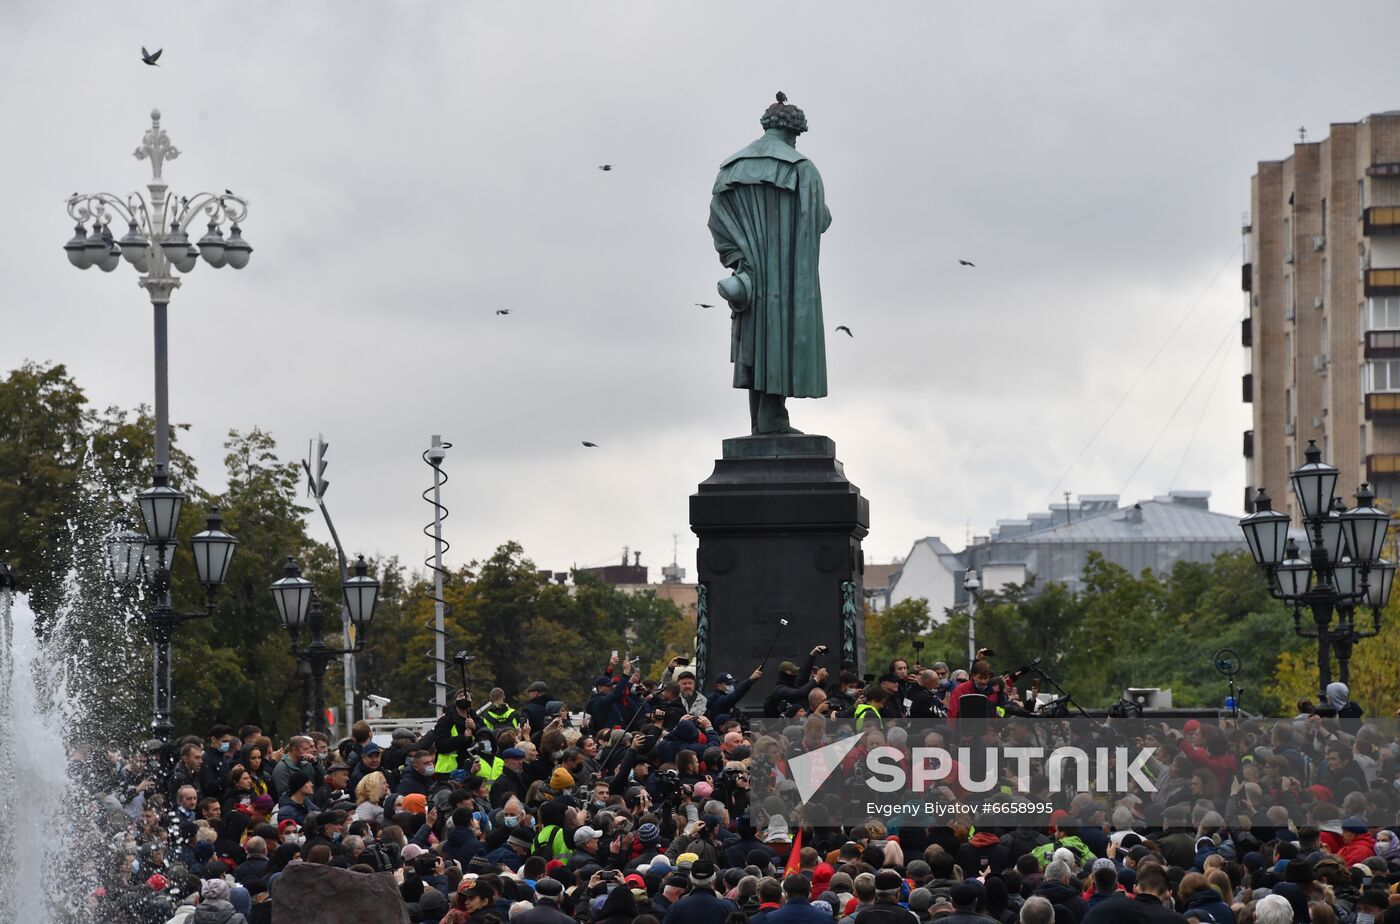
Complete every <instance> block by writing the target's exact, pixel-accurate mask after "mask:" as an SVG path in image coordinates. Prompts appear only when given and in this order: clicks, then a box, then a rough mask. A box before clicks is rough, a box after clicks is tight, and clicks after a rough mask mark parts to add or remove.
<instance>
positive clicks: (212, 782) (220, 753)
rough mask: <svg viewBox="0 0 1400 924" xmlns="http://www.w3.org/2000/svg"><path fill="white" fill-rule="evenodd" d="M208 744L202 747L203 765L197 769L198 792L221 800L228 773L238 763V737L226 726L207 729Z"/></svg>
mask: <svg viewBox="0 0 1400 924" xmlns="http://www.w3.org/2000/svg"><path fill="white" fill-rule="evenodd" d="M208 741H209V743H208V744H206V745H205V747H204V765H203V766H201V767H200V768H199V784H200V787H199V788H200V792H202V793H203V794H204V795H206V796H216V797H220V798H222V797H223V796H224V795H225V793H224V786H225V781H226V780H227V779H228V772H229V770H230V769H232V768H233V765H234V764H235V763H236V762H237V761H238V743H239V742H238V736H237V735H235V734H234V733H233V729H232V728H230V727H229V726H227V725H215V726H212V727H211V728H210V729H209V739H208Z"/></svg>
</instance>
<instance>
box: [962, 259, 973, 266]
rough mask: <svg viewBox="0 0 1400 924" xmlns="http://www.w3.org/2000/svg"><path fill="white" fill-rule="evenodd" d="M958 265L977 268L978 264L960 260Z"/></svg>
mask: <svg viewBox="0 0 1400 924" xmlns="http://www.w3.org/2000/svg"><path fill="white" fill-rule="evenodd" d="M958 265H959V266H973V267H975V266H976V265H977V264H976V263H973V262H972V261H971V260H961V259H960V260H958Z"/></svg>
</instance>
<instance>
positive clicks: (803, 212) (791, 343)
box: [710, 134, 831, 398]
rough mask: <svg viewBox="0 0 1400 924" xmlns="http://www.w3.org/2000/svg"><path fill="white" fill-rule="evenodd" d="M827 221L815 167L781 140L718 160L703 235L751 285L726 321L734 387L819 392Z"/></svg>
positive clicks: (822, 387) (769, 137)
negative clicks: (821, 268)
mask: <svg viewBox="0 0 1400 924" xmlns="http://www.w3.org/2000/svg"><path fill="white" fill-rule="evenodd" d="M830 224H831V213H830V212H829V211H828V210H827V207H826V196H825V193H824V191H823V189H822V178H821V174H820V173H818V172H817V168H816V166H815V165H814V164H813V163H812V162H811V161H809V160H808V159H807V158H806V157H804V156H802V155H801V154H799V153H798V152H797V149H796V148H794V147H792V146H791V145H789V144H787V143H786V142H785V141H783V140H782V139H781V138H778V137H776V136H775V135H773V134H765V135H764V136H763V137H762V138H759V139H758V140H757V141H755V142H753V143H752V144H750V145H749V146H748V147H746V148H744V149H743V150H742V151H740V152H739V153H737V154H735V155H734V156H732V157H730V158H729V159H728V160H726V161H725V162H724V163H723V164H722V165H721V167H720V171H719V176H718V177H717V178H716V179H715V186H714V190H713V191H712V194H711V198H710V234H711V235H712V236H713V237H714V242H715V249H716V250H717V251H719V257H720V262H722V263H723V264H724V265H725V266H727V267H729V268H730V269H732V270H733V271H734V272H735V273H739V274H742V275H743V276H744V278H745V282H746V284H747V285H748V287H749V304H748V307H747V308H746V309H744V310H741V311H739V312H737V313H736V314H735V315H734V319H733V325H732V342H731V344H730V355H729V358H730V361H731V362H733V363H734V387H735V388H752V389H754V390H757V391H760V392H764V393H766V394H771V395H784V396H787V397H792V398H821V397H825V396H826V333H825V326H824V324H823V322H822V293H821V283H820V282H819V280H818V278H817V262H818V257H819V255H820V252H821V236H822V232H824V231H825V230H826V229H827V227H829V226H830Z"/></svg>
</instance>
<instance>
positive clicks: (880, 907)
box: [855, 902, 917, 924]
mask: <svg viewBox="0 0 1400 924" xmlns="http://www.w3.org/2000/svg"><path fill="white" fill-rule="evenodd" d="M855 920H856V922H857V924H915V921H916V920H917V918H916V916H915V914H914V912H912V911H910V910H909V909H908V908H905V907H903V906H902V905H895V904H892V903H890V902H876V903H875V904H873V905H869V906H867V907H865V908H862V909H861V910H860V911H857V912H856V917H855Z"/></svg>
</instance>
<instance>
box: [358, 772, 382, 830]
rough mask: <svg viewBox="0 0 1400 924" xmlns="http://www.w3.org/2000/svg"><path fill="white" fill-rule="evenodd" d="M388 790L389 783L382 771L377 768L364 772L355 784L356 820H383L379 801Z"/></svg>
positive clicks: (372, 822) (376, 821)
mask: <svg viewBox="0 0 1400 924" xmlns="http://www.w3.org/2000/svg"><path fill="white" fill-rule="evenodd" d="M388 791H389V784H388V782H387V781H386V780H385V779H384V774H383V773H381V772H380V771H378V770H376V771H374V772H373V773H366V774H365V775H364V776H363V777H362V778H361V779H360V782H359V784H358V785H356V786H355V818H356V820H357V821H368V822H369V823H371V824H379V823H381V822H383V820H384V807H383V806H382V805H380V803H381V802H383V801H384V795H385V794H386V793H387V792H388Z"/></svg>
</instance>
